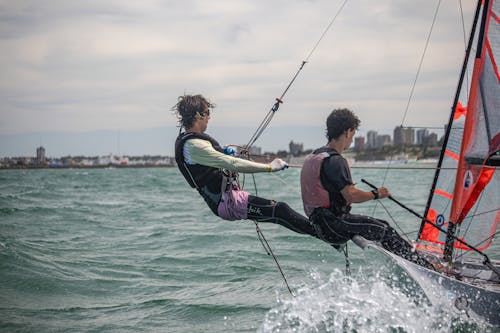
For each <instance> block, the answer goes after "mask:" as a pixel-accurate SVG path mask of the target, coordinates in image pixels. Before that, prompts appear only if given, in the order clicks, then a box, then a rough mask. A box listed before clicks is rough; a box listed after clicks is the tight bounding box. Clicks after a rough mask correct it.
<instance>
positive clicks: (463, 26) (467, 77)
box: [458, 0, 469, 100]
mask: <svg viewBox="0 0 500 333" xmlns="http://www.w3.org/2000/svg"><path fill="white" fill-rule="evenodd" d="M458 3H459V5H460V15H461V17H462V32H463V35H464V50H466V49H467V35H466V32H465V20H464V10H463V8H462V0H458ZM465 86H466V87H467V89H465V92H466V94H467V100H469V72H466V73H465Z"/></svg>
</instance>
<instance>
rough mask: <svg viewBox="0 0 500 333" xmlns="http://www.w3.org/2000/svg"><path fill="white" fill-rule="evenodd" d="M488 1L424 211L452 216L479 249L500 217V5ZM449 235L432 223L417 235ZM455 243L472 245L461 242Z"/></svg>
mask: <svg viewBox="0 0 500 333" xmlns="http://www.w3.org/2000/svg"><path fill="white" fill-rule="evenodd" d="M488 7H489V8H483V10H486V11H487V19H486V20H487V21H486V22H485V23H486V24H485V29H484V33H483V34H482V35H481V36H483V40H482V42H481V41H480V43H479V45H482V47H481V49H480V50H479V51H478V53H477V54H476V58H475V61H474V69H473V77H472V83H471V89H470V92H469V94H468V96H469V98H468V101H467V107H464V106H463V105H462V104H460V103H458V104H457V107H456V110H455V113H454V119H453V120H452V122H451V124H449V125H448V126H450V128H449V131H450V132H449V138H448V143H447V146H446V147H444V149H445V152H444V155H443V162H442V165H441V167H442V170H441V171H440V173H439V176H438V178H437V180H436V185H435V190H434V193H433V196H432V200H431V202H430V206H429V209H428V212H427V216H426V218H427V219H429V220H430V221H432V223H434V224H435V225H437V226H439V227H440V228H442V229H444V230H446V229H447V228H448V224H449V221H452V222H454V223H456V224H458V234H457V235H456V236H457V237H459V238H460V239H462V240H463V241H465V242H467V243H468V244H470V245H472V246H475V247H476V248H478V249H481V250H483V249H486V248H488V246H489V245H490V244H491V240H492V238H493V235H494V234H495V232H496V230H497V228H498V224H499V219H500V212H499V211H500V199H499V198H500V173H499V171H498V166H495V164H494V163H492V161H493V160H495V161H496V160H500V151H499V149H500V134H499V133H500V112H499V110H500V76H499V71H498V67H497V61H496V59H500V20H499V13H500V5H499V4H497V2H496V1H490V3H489V6H488ZM477 38H478V37H477V36H476V39H477ZM462 95H465V94H462ZM495 163H496V162H495ZM492 164H493V165H492ZM445 239H446V234H445V233H444V232H440V231H439V230H437V229H436V228H434V227H433V226H431V225H430V224H426V225H424V226H423V228H422V230H421V234H420V237H419V240H420V241H421V242H420V245H421V246H422V247H427V248H429V247H431V248H434V249H435V248H438V249H442V247H443V244H444V243H445ZM455 248H457V249H460V250H465V251H467V250H470V249H469V248H468V247H467V246H464V245H461V244H460V243H458V242H455ZM457 255H460V254H457Z"/></svg>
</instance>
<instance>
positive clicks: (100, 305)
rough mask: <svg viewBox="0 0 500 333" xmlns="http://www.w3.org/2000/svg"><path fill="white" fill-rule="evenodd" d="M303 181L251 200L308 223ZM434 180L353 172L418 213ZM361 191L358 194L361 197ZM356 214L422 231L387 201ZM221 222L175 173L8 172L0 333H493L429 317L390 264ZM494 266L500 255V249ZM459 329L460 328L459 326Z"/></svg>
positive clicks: (265, 185) (277, 229)
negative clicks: (276, 204) (271, 203)
mask: <svg viewBox="0 0 500 333" xmlns="http://www.w3.org/2000/svg"><path fill="white" fill-rule="evenodd" d="M299 173H300V170H299V169H289V170H286V171H283V172H280V173H276V174H258V175H256V177H255V180H256V186H254V184H253V180H252V177H251V176H247V177H246V179H245V189H246V190H248V191H250V192H252V193H253V194H255V190H256V189H257V191H258V195H259V196H262V197H265V198H269V199H275V200H280V201H285V202H287V203H288V204H289V205H290V206H292V207H293V208H295V209H296V210H298V211H299V212H303V211H302V207H301V200H300V187H299ZM432 177H433V171H432V170H427V169H421V170H414V169H411V170H410V169H409V170H391V172H390V174H388V173H387V172H386V170H383V169H354V170H353V178H354V179H355V181H357V182H360V179H361V178H366V179H367V180H370V181H371V182H373V183H375V184H377V185H381V183H382V182H384V183H385V185H386V186H388V187H389V189H390V190H391V192H392V193H393V195H394V196H395V197H397V198H398V199H399V200H400V201H402V202H404V203H406V204H407V205H408V206H410V207H411V208H413V209H415V210H416V211H419V212H422V211H423V208H424V205H425V201H426V197H427V195H428V192H429V186H430V182H431V179H432ZM360 186H361V185H360ZM383 203H384V206H385V208H386V209H387V211H389V212H390V216H389V215H388V213H387V212H386V211H385V209H384V208H383V207H381V206H375V202H369V203H365V204H361V205H357V206H356V208H355V212H356V213H363V214H368V215H373V214H374V215H375V216H377V217H381V218H384V219H386V220H388V221H391V223H393V222H392V221H393V219H394V220H395V221H397V223H398V228H400V229H398V230H400V232H401V233H407V232H408V233H410V234H409V235H408V237H410V238H411V239H414V238H415V233H411V232H412V231H415V230H417V229H418V223H419V222H418V220H417V218H415V217H412V215H410V214H408V213H407V212H405V211H404V210H402V209H401V208H399V207H397V206H396V205H394V204H392V203H391V202H389V201H387V200H385V201H383ZM260 228H261V229H262V230H263V232H264V235H265V237H266V239H267V241H268V242H269V243H270V245H271V247H272V249H273V251H274V253H275V255H276V257H277V259H278V261H279V263H280V265H281V267H282V268H283V271H284V274H285V276H286V278H287V280H288V283H289V285H290V287H291V289H292V291H293V293H294V295H295V296H291V295H290V293H289V292H288V290H287V288H286V285H285V283H284V280H283V278H282V277H281V275H280V273H279V271H278V269H277V267H276V264H275V262H274V261H273V259H272V257H271V256H269V255H267V254H266V252H265V250H264V249H263V247H262V245H261V243H260V241H259V239H258V237H257V235H256V232H255V226H254V224H253V223H252V222H251V221H233V222H228V221H223V220H221V219H219V218H217V217H216V216H214V215H213V214H212V213H211V212H210V210H209V209H208V207H207V206H206V205H205V203H204V202H203V200H202V199H201V198H200V197H199V195H198V194H197V193H196V192H195V191H194V190H193V189H191V188H189V187H188V185H187V184H186V182H185V181H184V179H183V178H182V176H181V175H180V173H179V172H178V170H177V169H175V168H150V169H148V168H144V169H62V170H51V169H47V170H2V171H0V332H182V333H183V332H186V333H187V332H423V331H426V332H494V331H495V330H494V329H493V328H489V327H488V326H486V325H484V324H482V323H480V322H474V321H472V320H469V319H467V318H465V319H464V318H463V317H460V316H459V315H458V314H457V313H455V312H454V311H453V310H450V309H441V308H439V309H438V308H434V307H432V306H431V305H430V304H428V303H427V302H426V301H425V299H423V298H422V297H421V296H420V291H419V289H418V287H417V286H416V285H415V284H414V283H413V282H412V281H411V280H410V279H409V278H408V277H407V276H406V275H405V274H404V273H403V272H402V271H401V270H400V269H399V268H398V267H395V266H394V265H393V264H392V263H391V262H389V261H388V259H386V258H382V257H380V256H379V255H377V254H376V253H371V252H370V251H365V252H363V251H361V250H360V249H358V248H357V247H356V246H354V245H351V246H350V247H349V255H350V264H351V266H350V268H351V276H350V277H347V276H346V272H345V260H344V255H343V254H342V253H340V252H338V251H336V250H334V249H333V248H332V247H330V246H329V245H327V244H326V243H323V242H322V241H319V240H317V239H314V238H312V237H309V236H304V235H299V234H295V233H293V232H291V231H289V230H287V229H285V228H283V227H281V226H277V225H272V224H266V223H261V224H260ZM492 252H493V257H495V255H496V258H497V259H498V255H499V253H500V249H499V248H498V246H497V247H496V248H493V249H492ZM457 318H458V319H457Z"/></svg>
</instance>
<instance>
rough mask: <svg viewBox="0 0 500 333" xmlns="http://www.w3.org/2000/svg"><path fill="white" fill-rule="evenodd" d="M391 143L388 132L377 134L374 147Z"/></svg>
mask: <svg viewBox="0 0 500 333" xmlns="http://www.w3.org/2000/svg"><path fill="white" fill-rule="evenodd" d="M391 144H392V140H391V136H390V135H389V134H383V135H377V140H376V147H377V148H382V147H384V146H390V145H391Z"/></svg>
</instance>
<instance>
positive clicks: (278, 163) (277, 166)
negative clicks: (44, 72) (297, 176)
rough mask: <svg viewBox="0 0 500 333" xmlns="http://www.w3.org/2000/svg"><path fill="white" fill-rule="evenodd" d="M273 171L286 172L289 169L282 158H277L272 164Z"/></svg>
mask: <svg viewBox="0 0 500 333" xmlns="http://www.w3.org/2000/svg"><path fill="white" fill-rule="evenodd" d="M270 166H271V170H270V171H272V172H276V171H280V170H284V169H286V168H288V164H287V163H286V162H285V161H283V160H282V159H281V158H275V159H274V160H273V161H272V162H271V164H270Z"/></svg>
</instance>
